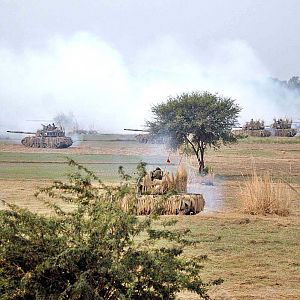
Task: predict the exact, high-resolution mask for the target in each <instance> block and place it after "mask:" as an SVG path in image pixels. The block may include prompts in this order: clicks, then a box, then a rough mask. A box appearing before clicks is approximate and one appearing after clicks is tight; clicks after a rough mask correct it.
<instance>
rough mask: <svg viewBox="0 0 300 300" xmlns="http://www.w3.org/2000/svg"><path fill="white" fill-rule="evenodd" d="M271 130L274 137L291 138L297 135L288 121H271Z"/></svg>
mask: <svg viewBox="0 0 300 300" xmlns="http://www.w3.org/2000/svg"><path fill="white" fill-rule="evenodd" d="M271 128H273V130H274V131H275V136H284V137H293V136H295V135H296V134H297V130H296V129H294V128H292V120H289V119H287V118H286V119H273V124H272V125H271Z"/></svg>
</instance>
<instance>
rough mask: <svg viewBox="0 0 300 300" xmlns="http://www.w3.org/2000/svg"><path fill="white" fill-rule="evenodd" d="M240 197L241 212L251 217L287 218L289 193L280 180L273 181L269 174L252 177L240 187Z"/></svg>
mask: <svg viewBox="0 0 300 300" xmlns="http://www.w3.org/2000/svg"><path fill="white" fill-rule="evenodd" d="M240 197H241V200H242V202H243V210H244V211H245V212H246V213H249V214H253V215H266V214H276V215H280V216H287V215H288V214H289V213H290V202H291V193H290V189H289V187H288V186H287V185H286V184H285V183H284V182H283V181H282V180H274V179H272V178H271V176H270V174H269V173H267V174H264V175H263V176H258V175H257V173H256V171H255V170H254V171H253V173H252V175H251V176H250V177H249V178H248V179H247V180H246V181H245V182H244V183H243V184H242V185H241V187H240Z"/></svg>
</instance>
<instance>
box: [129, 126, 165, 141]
mask: <svg viewBox="0 0 300 300" xmlns="http://www.w3.org/2000/svg"><path fill="white" fill-rule="evenodd" d="M124 130H126V131H134V132H143V133H140V134H137V135H135V139H136V140H137V141H138V142H139V143H141V144H166V143H167V142H168V138H166V137H164V136H161V135H157V134H152V133H150V132H149V131H148V130H144V129H129V128H125V129H124Z"/></svg>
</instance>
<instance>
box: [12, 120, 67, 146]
mask: <svg viewBox="0 0 300 300" xmlns="http://www.w3.org/2000/svg"><path fill="white" fill-rule="evenodd" d="M42 126H43V129H40V130H37V132H26V131H12V130H7V132H9V133H24V134H32V135H33V136H26V137H24V138H23V139H22V140H21V143H22V144H23V145H24V146H26V147H32V148H54V149H61V148H68V147H70V146H71V145H72V144H73V141H72V139H71V138H70V137H68V136H66V135H65V131H64V130H63V129H62V128H61V127H56V126H55V125H54V123H53V124H52V125H51V124H48V125H43V124H42Z"/></svg>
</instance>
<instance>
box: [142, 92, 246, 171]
mask: <svg viewBox="0 0 300 300" xmlns="http://www.w3.org/2000/svg"><path fill="white" fill-rule="evenodd" d="M239 112H240V107H239V106H238V105H237V104H236V103H235V101H234V100H233V99H231V98H226V97H221V96H219V95H218V94H212V93H209V92H198V91H195V92H191V93H183V94H181V95H178V96H175V97H169V98H168V99H167V101H166V102H163V103H160V104H157V105H154V106H153V107H152V113H153V115H154V120H152V121H148V122H147V126H148V127H149V129H150V132H151V133H154V134H159V135H167V136H169V138H170V146H171V147H172V148H173V149H176V148H178V147H180V146H181V145H183V144H188V145H189V146H190V147H191V148H192V149H193V152H194V154H195V155H196V156H197V160H198V163H199V171H200V172H201V171H202V170H203V169H204V166H205V165H204V151H205V149H206V147H207V146H210V147H215V148H218V147H219V146H220V145H221V144H222V143H223V144H227V143H231V142H234V141H235V140H236V139H235V137H234V136H233V134H232V133H231V128H232V127H233V126H234V124H235V122H236V121H237V117H238V113H239Z"/></svg>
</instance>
